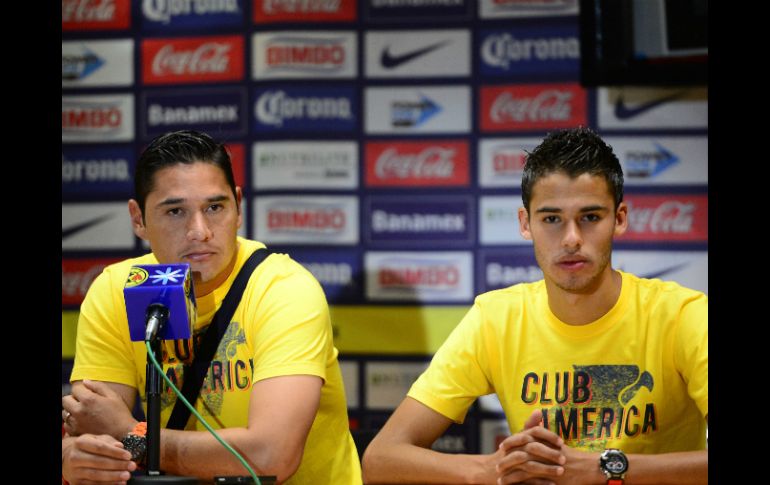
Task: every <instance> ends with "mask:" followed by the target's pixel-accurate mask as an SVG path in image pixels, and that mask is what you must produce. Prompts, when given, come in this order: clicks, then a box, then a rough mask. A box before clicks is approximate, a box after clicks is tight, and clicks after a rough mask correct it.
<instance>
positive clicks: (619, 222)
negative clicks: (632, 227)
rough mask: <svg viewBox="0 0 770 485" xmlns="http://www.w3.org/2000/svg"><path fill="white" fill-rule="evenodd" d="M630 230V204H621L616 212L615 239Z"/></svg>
mask: <svg viewBox="0 0 770 485" xmlns="http://www.w3.org/2000/svg"><path fill="white" fill-rule="evenodd" d="M626 229H628V204H626V203H625V202H621V203H620V205H618V208H617V209H616V210H615V232H614V237H618V236H621V235H623V233H625V232H626Z"/></svg>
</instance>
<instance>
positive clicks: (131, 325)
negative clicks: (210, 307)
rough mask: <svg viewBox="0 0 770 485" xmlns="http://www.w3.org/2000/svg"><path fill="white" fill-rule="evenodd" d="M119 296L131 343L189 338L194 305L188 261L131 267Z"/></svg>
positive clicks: (194, 315) (193, 317)
mask: <svg viewBox="0 0 770 485" xmlns="http://www.w3.org/2000/svg"><path fill="white" fill-rule="evenodd" d="M123 296H124V297H125V300H126V315H127V317H128V330H129V333H130V334H131V341H132V342H139V341H145V340H152V339H154V338H156V337H157V338H159V339H160V340H180V339H188V338H190V336H191V334H192V328H193V326H194V325H195V318H196V304H195V293H194V292H193V281H192V271H191V270H190V265H189V264H187V263H184V264H142V265H135V266H132V267H131V270H130V271H129V273H128V278H127V279H126V284H125V286H124V288H123Z"/></svg>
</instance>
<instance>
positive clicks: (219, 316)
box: [166, 248, 270, 429]
mask: <svg viewBox="0 0 770 485" xmlns="http://www.w3.org/2000/svg"><path fill="white" fill-rule="evenodd" d="M269 254H270V251H268V250H267V249H266V248H259V249H257V250H256V251H254V252H253V253H252V254H251V256H249V259H247V260H246V263H244V265H243V267H242V268H241V270H240V271H239V272H238V276H236V277H235V281H233V286H231V287H230V290H229V291H228V292H227V295H226V296H225V299H224V300H222V306H220V307H219V310H217V313H216V315H214V318H213V319H212V320H211V323H210V324H209V326H208V327H207V328H206V332H205V333H204V334H203V338H202V339H201V343H200V347H199V348H198V349H197V350H196V351H195V357H194V358H193V361H192V363H191V364H190V365H186V366H184V382H183V383H182V389H181V391H182V395H183V396H184V397H185V399H187V401H188V402H189V403H190V404H192V405H195V401H196V400H197V399H198V394H199V393H200V390H201V386H202V385H203V379H204V378H205V377H206V374H207V373H208V370H209V366H210V365H211V359H213V358H214V354H215V353H216V351H217V347H218V346H219V342H220V340H222V336H224V334H225V332H226V331H227V326H228V325H230V320H231V319H232V318H233V314H234V313H235V309H236V308H238V304H239V303H240V302H241V295H243V290H244V289H246V283H248V281H249V278H251V273H253V272H254V268H256V267H257V266H259V263H261V262H262V261H263V260H264V259H265V258H266V257H267V256H268V255H269ZM188 419H190V410H189V409H187V406H185V405H184V403H183V402H182V400H181V399H177V400H176V404H174V409H173V410H172V411H171V417H169V419H168V423H167V424H166V428H168V429H184V428H185V426H187V420H188Z"/></svg>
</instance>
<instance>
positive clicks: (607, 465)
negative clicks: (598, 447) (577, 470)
mask: <svg viewBox="0 0 770 485" xmlns="http://www.w3.org/2000/svg"><path fill="white" fill-rule="evenodd" d="M599 468H600V469H601V471H603V472H604V475H606V476H607V485H623V483H624V480H623V479H624V478H625V476H626V472H627V471H628V458H626V455H625V453H623V452H622V451H620V450H616V449H613V448H610V449H607V450H604V451H603V452H602V454H601V456H599Z"/></svg>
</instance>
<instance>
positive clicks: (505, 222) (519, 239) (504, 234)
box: [479, 195, 532, 245]
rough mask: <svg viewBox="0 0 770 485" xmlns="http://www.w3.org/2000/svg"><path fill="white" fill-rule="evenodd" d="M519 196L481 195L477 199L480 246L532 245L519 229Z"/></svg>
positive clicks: (521, 205)
mask: <svg viewBox="0 0 770 485" xmlns="http://www.w3.org/2000/svg"><path fill="white" fill-rule="evenodd" d="M523 206H524V204H523V202H522V201H521V196H520V195H518V196H517V195H510V196H508V195H483V196H481V197H480V198H479V219H480V221H479V242H480V243H481V244H526V245H530V244H532V242H531V241H528V240H526V239H524V237H523V236H522V235H521V232H520V228H519V207H523Z"/></svg>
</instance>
